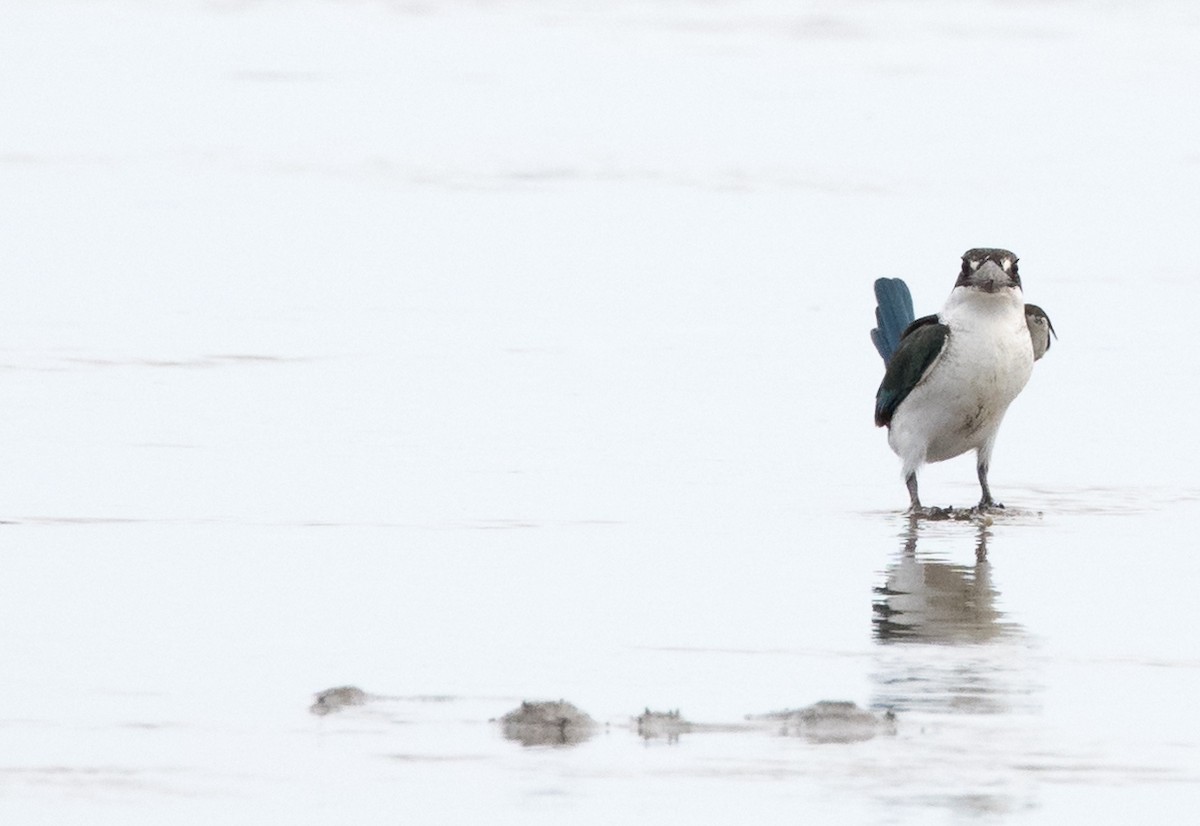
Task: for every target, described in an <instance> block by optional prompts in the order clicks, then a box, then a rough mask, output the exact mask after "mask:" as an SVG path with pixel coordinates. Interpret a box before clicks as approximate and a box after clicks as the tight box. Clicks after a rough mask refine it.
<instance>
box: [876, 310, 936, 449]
mask: <svg viewBox="0 0 1200 826" xmlns="http://www.w3.org/2000/svg"><path fill="white" fill-rule="evenodd" d="M949 337H950V328H949V327H947V326H946V325H945V324H942V323H940V322H939V321H938V317H937V316H935V315H927V316H924V317H922V318H918V319H917V320H916V321H914V322H913V323H912V324H910V325H908V327H907V329H905V331H904V333H903V334H902V335H901V336H900V342H899V345H898V346H897V348H896V352H895V353H893V354H892V358H891V360H890V361H888V364H887V370H886V372H884V374H883V381H882V382H881V383H880V385H879V390H878V391H877V392H876V393H875V425H876V426H877V427H883V426H884V425H887V424H891V422H892V416H893V415H895V413H896V408H898V407H899V406H900V403H901V402H903V401H904V400H905V399H906V398H908V394H909V393H911V392H912V390H913V388H914V387H916V386H917V384H918V382H920V381H921V379H922V378H923V377H924V376H925V372H926V371H927V370H929V368H930V366H931V365H932V364H933V363H934V362H935V361H936V360H937V357H938V355H939V354H941V352H942V348H943V347H945V346H946V339H948V338H949Z"/></svg>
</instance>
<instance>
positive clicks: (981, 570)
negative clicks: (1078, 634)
mask: <svg viewBox="0 0 1200 826" xmlns="http://www.w3.org/2000/svg"><path fill="white" fill-rule="evenodd" d="M925 528H926V526H925V524H924V523H922V522H921V521H920V520H911V521H910V522H909V524H908V526H907V530H906V531H905V533H904V536H903V543H902V546H901V550H900V553H899V554H898V555H897V557H896V558H895V559H894V560H893V561H892V562H891V563H890V564H889V565H888V566H887V568H886V569H885V570H884V571H883V583H882V584H881V585H878V586H876V588H875V595H876V596H875V600H874V606H873V609H874V610H873V626H874V628H873V630H874V638H875V641H876V643H878V644H879V646H880V649H879V657H878V660H879V669H878V671H877V672H876V674H875V675H873V676H874V681H875V683H876V691H875V697H874V700H873V705H875V706H877V707H879V706H884V707H889V708H894V709H896V710H902V709H914V708H920V709H925V710H929V711H955V712H968V713H997V712H1003V711H1011V710H1016V709H1017V708H1019V707H1021V706H1024V705H1028V702H1029V697H1030V695H1031V694H1032V693H1033V691H1034V687H1033V686H1032V685H1031V683H1030V679H1029V675H1028V671H1027V668H1026V664H1027V656H1026V655H1027V653H1028V646H1027V642H1026V639H1025V632H1024V629H1023V628H1021V626H1020V625H1018V624H1017V623H1014V622H1010V621H1007V620H1006V619H1005V617H1004V614H1003V612H1002V611H1000V609H999V608H998V607H997V603H998V602H999V593H998V592H997V590H996V588H995V587H994V585H993V584H992V566H991V563H990V562H989V561H988V540H989V539H990V538H991V534H990V533H989V531H988V529H987V527H986V526H984V525H977V526H974V530H972V531H971V534H970V539H969V540H968V541H970V542H972V543H973V545H974V548H973V550H974V561H973V563H970V564H962V563H959V562H954V561H951V558H949V557H944V558H939V557H937V556H933V555H927V554H922V553H920V552H919V551H918V549H917V543H918V539H919V538H920V533H921V531H922V530H923V529H925ZM960 528H962V529H966V528H967V526H966V525H964V524H962V523H939V524H938V526H937V527H936V530H938V531H939V532H950V533H949V536H948V537H946V538H954V533H953V532H954V531H957V530H958V529H960ZM964 533H965V531H964ZM963 538H964V539H966V536H964V537H963ZM968 547H970V546H968ZM966 550H967V549H966V548H964V549H963V551H966ZM955 556H958V554H955ZM962 556H964V557H965V556H966V554H965V553H964V554H962Z"/></svg>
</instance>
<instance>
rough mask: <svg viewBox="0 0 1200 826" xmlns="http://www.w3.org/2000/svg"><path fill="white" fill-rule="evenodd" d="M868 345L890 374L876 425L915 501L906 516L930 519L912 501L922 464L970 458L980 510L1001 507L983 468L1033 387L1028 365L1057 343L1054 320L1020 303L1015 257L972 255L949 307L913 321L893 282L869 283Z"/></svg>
mask: <svg viewBox="0 0 1200 826" xmlns="http://www.w3.org/2000/svg"><path fill="white" fill-rule="evenodd" d="M875 298H876V301H877V302H878V306H877V307H876V308H875V319H876V323H877V324H878V326H877V327H876V328H875V329H874V330H872V331H871V340H872V341H873V342H874V343H875V349H877V350H878V351H879V355H880V356H882V358H883V361H884V364H885V365H886V370H885V372H884V376H883V381H882V382H881V383H880V385H879V390H878V391H877V392H876V393H875V425H876V426H877V427H887V429H888V445H889V446H890V447H891V448H892V450H893V451H895V453H896V455H897V456H899V457H900V461H901V464H902V474H903V476H904V483H905V485H907V487H908V495H909V498H910V500H911V503H910V507H909V513H911V514H914V515H931V514H932V511H931V510H929V509H926V508H924V507H922V506H921V499H920V497H919V496H918V495H917V471H918V470H919V469H920V468H921V466H922V465H924V464H926V463H928V462H942V461H945V460H946V459H953V458H954V457H955V456H961V455H962V454H964V453H966V452H968V451H971V450H973V451H975V456H976V461H975V466H976V470H977V472H978V475H979V487H980V489H981V490H982V497H981V498H980V500H979V504H978V505H977V506H976V508H975V509H976V510H977V511H979V512H981V513H983V512H986V511H988V510H991V509H993V508H1003V507H1004V506H1003V505H1001V504H1000V503H999V502H996V501H995V500H994V499H993V498H992V492H991V489H990V488H989V487H988V467H989V465H990V463H991V459H992V448H993V447H994V446H995V444H996V433H997V432H998V431H999V429H1000V422H1001V421H1002V420H1003V419H1004V413H1005V412H1006V411H1007V410H1008V406H1009V405H1010V404H1011V403H1012V401H1013V399H1015V398H1016V397H1017V394H1019V393H1020V392H1021V390H1022V389H1023V388H1024V387H1025V383H1026V382H1028V381H1029V376H1030V374H1031V373H1032V372H1033V363H1034V362H1035V361H1037V360H1038V359H1040V358H1041V357H1042V356H1044V355H1045V354H1046V351H1047V350H1049V349H1050V339H1051V337H1052V336H1053V337H1055V338H1057V337H1058V334H1057V333H1056V332H1055V331H1054V325H1052V324H1051V323H1050V317H1049V316H1048V315H1046V312H1045V311H1044V310H1043V309H1042V308H1041V307H1039V306H1037V305H1036V304H1026V303H1025V297H1024V294H1023V293H1022V291H1021V276H1020V275H1019V274H1018V272H1017V256H1016V255H1014V254H1013V253H1011V252H1009V251H1008V250H1003V249H993V248H977V249H970V250H967V251H966V252H965V253H964V254H963V257H962V270H961V271H960V272H959V274H958V280H957V281H955V282H954V289H953V290H951V291H950V297H949V298H948V299H946V304H945V306H943V307H942V309H941V312H939V313H937V314H936V315H927V316H923V317H922V318H917V319H915V320H914V314H913V305H912V296H911V295H910V293H909V291H908V286H907V285H906V284H905V283H904V281H903V280H901V279H899V278H880V279H879V280H877V281H876V282H875Z"/></svg>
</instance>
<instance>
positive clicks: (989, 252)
mask: <svg viewBox="0 0 1200 826" xmlns="http://www.w3.org/2000/svg"><path fill="white" fill-rule="evenodd" d="M962 262H963V263H962V272H960V273H959V274H958V281H956V282H954V286H955V287H973V288H975V289H979V290H983V291H984V292H987V293H995V292H999V291H1000V290H1004V289H1010V290H1011V289H1016V290H1019V289H1021V276H1020V275H1018V274H1017V256H1016V255H1014V254H1013V253H1011V252H1009V251H1008V250H999V249H991V248H988V247H981V248H977V249H973V250H967V251H966V252H964V253H963V257H962Z"/></svg>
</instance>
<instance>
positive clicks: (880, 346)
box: [871, 278, 916, 364]
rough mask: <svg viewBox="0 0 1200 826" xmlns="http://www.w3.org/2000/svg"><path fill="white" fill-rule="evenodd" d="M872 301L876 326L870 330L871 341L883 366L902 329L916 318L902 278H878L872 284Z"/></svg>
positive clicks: (898, 344)
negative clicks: (873, 287) (873, 289)
mask: <svg viewBox="0 0 1200 826" xmlns="http://www.w3.org/2000/svg"><path fill="white" fill-rule="evenodd" d="M875 302H876V307H875V323H876V325H877V326H876V328H875V329H874V330H872V331H871V341H872V342H874V344H875V349H876V350H878V351H879V355H880V357H881V358H882V359H883V363H884V364H887V363H888V362H889V361H891V360H892V355H893V354H894V353H895V352H896V348H897V347H899V346H900V337H901V336H902V334H903V333H904V331H905V329H907V327H908V325H909V324H911V323H912V321H913V319H914V318H916V315H915V314H914V313H913V303H912V293H910V292H909V291H908V285H907V284H905V283H904V280H903V279H900V278H880V279H878V280H876V281H875Z"/></svg>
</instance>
